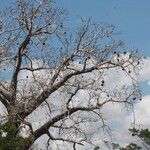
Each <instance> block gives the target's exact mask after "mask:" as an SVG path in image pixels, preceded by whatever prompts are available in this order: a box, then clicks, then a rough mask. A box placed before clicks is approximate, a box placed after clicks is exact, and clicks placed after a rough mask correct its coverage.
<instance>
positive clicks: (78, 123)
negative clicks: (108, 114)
mask: <svg viewBox="0 0 150 150" xmlns="http://www.w3.org/2000/svg"><path fill="white" fill-rule="evenodd" d="M0 19H1V23H0V50H1V51H0V69H1V75H0V101H1V103H2V104H3V105H4V106H5V108H6V109H7V113H8V115H7V120H6V122H7V123H8V122H9V123H11V124H13V125H15V127H17V129H18V130H17V132H16V134H15V137H19V136H20V134H19V133H20V131H21V128H20V126H21V125H22V124H24V125H26V126H28V127H29V130H30V135H29V138H28V140H29V141H28V142H25V143H23V144H22V147H21V148H20V149H21V150H22V149H29V148H30V147H31V146H32V145H33V144H34V142H35V141H36V140H37V139H38V138H39V137H41V136H43V135H44V134H46V135H47V136H48V137H49V140H48V142H47V143H48V145H47V147H49V146H50V141H64V142H68V143H71V144H72V146H73V147H72V148H73V149H76V145H78V144H79V145H83V146H84V144H86V143H90V144H92V138H90V134H89V133H88V131H87V130H86V129H85V127H84V125H85V124H87V123H90V124H94V123H95V124H97V123H98V124H99V126H100V127H101V128H107V125H106V123H105V120H104V117H103V115H102V110H103V107H104V106H105V105H107V104H108V103H112V104H114V103H120V104H121V103H122V104H125V106H132V105H133V103H134V100H135V99H140V92H139V89H138V85H137V78H136V76H137V75H138V72H137V70H138V68H139V67H138V65H139V57H138V55H137V52H136V51H134V50H131V51H130V52H128V51H123V48H122V46H123V42H122V41H120V40H119V41H118V40H116V39H115V34H116V33H117V32H116V29H115V27H114V26H113V25H109V24H104V23H103V24H94V23H92V22H91V21H90V19H88V20H82V19H81V22H82V23H81V24H80V26H79V28H77V29H74V30H71V29H69V28H68V27H67V23H66V22H65V20H66V19H67V13H66V11H65V10H63V9H62V8H58V7H56V6H55V4H54V3H53V2H52V1H48V0H47V1H42V0H35V1H32V0H18V1H17V2H16V3H15V4H13V5H12V7H10V8H8V9H6V10H5V11H2V12H1V14H0ZM114 72H119V73H120V72H121V73H122V74H120V75H124V76H128V77H129V78H130V79H131V83H130V84H126V85H123V86H122V87H119V88H117V85H116V84H115V87H113V86H112V87H110V83H109V82H107V81H109V80H107V76H108V75H109V74H111V73H114ZM114 83H115V81H114ZM81 93H84V96H82V95H81ZM54 95H56V96H54ZM43 105H44V106H43ZM42 106H43V107H47V108H48V109H49V117H48V118H47V119H46V121H45V122H43V124H42V125H40V126H38V128H37V129H34V128H33V124H32V122H30V121H28V119H27V118H28V117H30V115H32V114H33V112H35V111H36V110H37V109H40V108H41V107H42ZM118 115H119V114H118ZM54 133H55V134H54ZM18 149H19V148H18Z"/></svg>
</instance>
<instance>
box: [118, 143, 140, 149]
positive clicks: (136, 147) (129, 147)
mask: <svg viewBox="0 0 150 150" xmlns="http://www.w3.org/2000/svg"><path fill="white" fill-rule="evenodd" d="M140 149H142V148H141V147H140V146H138V145H136V144H135V143H130V144H129V145H127V146H126V147H125V148H120V150H140Z"/></svg>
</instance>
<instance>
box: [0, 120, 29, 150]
mask: <svg viewBox="0 0 150 150" xmlns="http://www.w3.org/2000/svg"><path fill="white" fill-rule="evenodd" d="M18 131H19V130H18V128H17V126H16V125H15V124H14V123H10V122H7V123H5V124H3V125H0V150H21V149H23V148H24V146H25V145H27V144H28V143H29V142H30V141H31V138H30V137H29V138H23V137H20V136H18V135H17V133H18ZM3 133H6V135H5V136H4V135H3Z"/></svg>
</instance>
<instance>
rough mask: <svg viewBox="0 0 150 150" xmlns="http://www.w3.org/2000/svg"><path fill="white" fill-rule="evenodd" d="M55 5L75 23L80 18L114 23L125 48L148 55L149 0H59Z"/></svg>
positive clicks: (149, 45)
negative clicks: (63, 10)
mask: <svg viewBox="0 0 150 150" xmlns="http://www.w3.org/2000/svg"><path fill="white" fill-rule="evenodd" d="M57 3H58V4H59V5H60V6H63V7H64V8H66V9H67V10H68V11H69V13H70V16H71V18H72V20H74V21H75V20H77V19H78V18H79V16H82V17H92V18H93V20H94V21H96V22H101V21H102V22H103V21H104V22H107V23H110V24H114V25H115V26H116V27H117V28H118V29H119V31H120V32H121V34H120V38H121V39H122V40H124V41H125V42H126V46H127V47H130V48H138V49H139V52H140V53H142V54H143V55H145V56H149V55H150V41H149V40H150V19H149V14H150V1H149V0H142V1H141V0H116V1H115V0H61V1H57Z"/></svg>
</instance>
